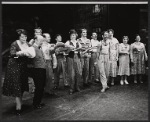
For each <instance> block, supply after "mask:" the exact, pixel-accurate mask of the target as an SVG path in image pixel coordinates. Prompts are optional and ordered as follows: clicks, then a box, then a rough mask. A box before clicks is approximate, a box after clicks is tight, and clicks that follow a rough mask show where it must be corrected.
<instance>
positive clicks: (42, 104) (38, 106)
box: [33, 103, 45, 109]
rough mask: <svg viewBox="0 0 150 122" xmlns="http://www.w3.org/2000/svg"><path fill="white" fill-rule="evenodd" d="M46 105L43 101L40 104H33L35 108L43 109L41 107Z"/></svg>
mask: <svg viewBox="0 0 150 122" xmlns="http://www.w3.org/2000/svg"><path fill="white" fill-rule="evenodd" d="M44 106H45V104H44V103H41V104H39V105H33V109H41V108H43V107H44Z"/></svg>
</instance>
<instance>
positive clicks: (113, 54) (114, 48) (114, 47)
mask: <svg viewBox="0 0 150 122" xmlns="http://www.w3.org/2000/svg"><path fill="white" fill-rule="evenodd" d="M109 41H110V74H109V76H111V77H116V76H117V72H118V66H117V58H118V57H117V56H118V55H117V54H118V44H119V42H118V40H117V39H116V38H113V39H111V40H109Z"/></svg>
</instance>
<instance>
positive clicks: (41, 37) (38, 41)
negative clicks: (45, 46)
mask: <svg viewBox="0 0 150 122" xmlns="http://www.w3.org/2000/svg"><path fill="white" fill-rule="evenodd" d="M43 41H44V38H43V36H41V35H36V36H35V43H36V44H37V45H38V46H40V45H41V44H42V43H43Z"/></svg>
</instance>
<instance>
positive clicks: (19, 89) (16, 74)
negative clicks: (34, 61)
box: [3, 41, 29, 97]
mask: <svg viewBox="0 0 150 122" xmlns="http://www.w3.org/2000/svg"><path fill="white" fill-rule="evenodd" d="M18 51H21V49H20V47H19V45H18V44H17V41H15V42H13V43H12V44H11V47H10V59H9V61H8V64H7V68H6V72H5V79H4V83H3V95H5V96H13V97H21V96H22V93H23V92H24V91H29V86H28V74H27V72H28V71H27V62H28V58H27V57H18V58H16V52H18Z"/></svg>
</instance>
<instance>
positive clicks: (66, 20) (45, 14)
mask: <svg viewBox="0 0 150 122" xmlns="http://www.w3.org/2000/svg"><path fill="white" fill-rule="evenodd" d="M99 7H100V9H101V10H100V12H97V13H94V12H93V10H94V8H95V5H94V4H89V5H87V4H86V5H84V4H57V5H55V4H48V5H46V4H39V5H38V4H32V5H31V4H20V5H15V4H12V5H11V4H10V5H9V4H3V5H2V52H5V51H6V50H7V49H8V48H9V47H10V44H11V43H12V42H13V41H15V40H16V29H18V28H23V29H26V30H27V32H28V41H29V40H30V39H31V38H33V36H34V28H36V27H41V28H42V30H43V32H48V33H50V34H51V36H52V40H51V42H52V43H55V40H54V36H55V35H56V34H58V33H60V34H62V37H63V42H66V41H67V40H68V39H69V30H70V29H72V28H75V29H76V30H77V32H78V34H79V37H80V29H81V28H87V30H88V38H91V32H93V31H96V32H97V33H98V39H99V40H100V39H101V32H102V31H104V30H107V29H109V28H112V29H114V31H115V34H114V36H115V37H116V38H117V39H118V40H119V42H122V36H124V35H128V36H129V39H130V40H129V43H133V42H134V41H135V34H137V33H139V34H140V35H141V37H142V42H144V43H145V44H147V42H148V41H147V40H148V5H147V4H143V5H140V4H117V5H115V4H110V5H109V4H107V5H104V4H102V5H99ZM97 29H100V30H97ZM6 52H7V51H6ZM3 54H4V55H3V57H7V56H6V55H7V53H3Z"/></svg>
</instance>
